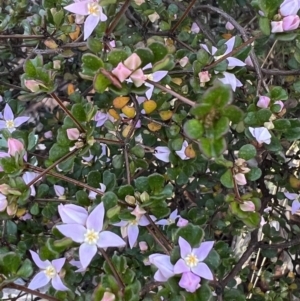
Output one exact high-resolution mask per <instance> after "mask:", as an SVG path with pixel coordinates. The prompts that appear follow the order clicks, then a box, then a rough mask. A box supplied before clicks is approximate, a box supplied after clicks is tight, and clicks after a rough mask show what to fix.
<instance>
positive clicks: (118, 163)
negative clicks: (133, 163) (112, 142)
mask: <svg viewBox="0 0 300 301" xmlns="http://www.w3.org/2000/svg"><path fill="white" fill-rule="evenodd" d="M123 164H124V156H123V155H116V156H114V157H113V159H112V165H113V167H114V168H115V169H120V168H122V167H123Z"/></svg>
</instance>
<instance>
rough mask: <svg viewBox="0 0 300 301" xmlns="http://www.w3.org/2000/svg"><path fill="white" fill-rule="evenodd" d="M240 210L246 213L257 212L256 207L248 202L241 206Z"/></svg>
mask: <svg viewBox="0 0 300 301" xmlns="http://www.w3.org/2000/svg"><path fill="white" fill-rule="evenodd" d="M240 208H241V210H243V211H245V212H253V211H255V205H254V203H253V202H251V201H246V202H244V203H243V204H240Z"/></svg>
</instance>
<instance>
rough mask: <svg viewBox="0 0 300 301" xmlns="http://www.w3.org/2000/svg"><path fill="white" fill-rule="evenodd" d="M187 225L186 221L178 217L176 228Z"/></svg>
mask: <svg viewBox="0 0 300 301" xmlns="http://www.w3.org/2000/svg"><path fill="white" fill-rule="evenodd" d="M188 223H189V221H188V220H187V219H185V218H183V217H180V218H179V219H178V222H177V227H179V228H182V227H185V226H186V225H187V224H188Z"/></svg>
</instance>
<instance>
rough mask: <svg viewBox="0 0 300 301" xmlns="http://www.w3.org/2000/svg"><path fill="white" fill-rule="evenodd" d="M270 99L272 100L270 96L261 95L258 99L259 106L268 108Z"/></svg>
mask: <svg viewBox="0 0 300 301" xmlns="http://www.w3.org/2000/svg"><path fill="white" fill-rule="evenodd" d="M270 101H271V99H270V97H268V96H259V99H258V102H257V104H256V105H257V106H258V107H259V108H264V109H266V108H267V107H268V106H269V104H270Z"/></svg>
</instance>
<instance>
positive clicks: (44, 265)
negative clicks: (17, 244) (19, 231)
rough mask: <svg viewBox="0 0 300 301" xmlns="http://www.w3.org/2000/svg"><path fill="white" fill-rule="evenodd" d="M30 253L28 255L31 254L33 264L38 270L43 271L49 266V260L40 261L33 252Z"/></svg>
mask: <svg viewBox="0 0 300 301" xmlns="http://www.w3.org/2000/svg"><path fill="white" fill-rule="evenodd" d="M29 251H30V254H31V257H32V259H33V261H34V263H35V264H36V265H37V266H38V267H39V268H40V269H43V270H45V269H46V268H47V267H48V266H49V265H51V263H50V261H49V260H45V261H42V260H41V258H40V256H39V255H38V254H37V253H36V252H34V251H31V250H29Z"/></svg>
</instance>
